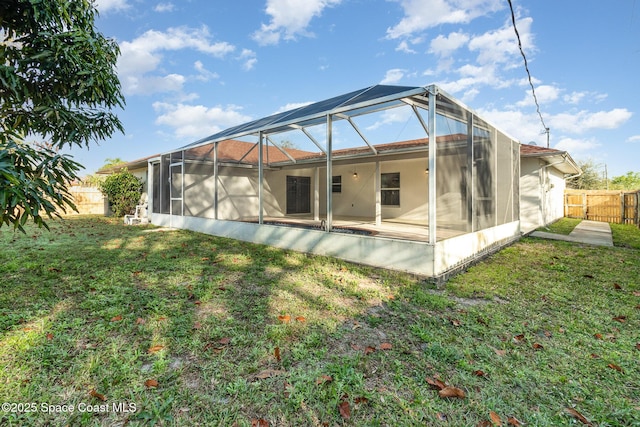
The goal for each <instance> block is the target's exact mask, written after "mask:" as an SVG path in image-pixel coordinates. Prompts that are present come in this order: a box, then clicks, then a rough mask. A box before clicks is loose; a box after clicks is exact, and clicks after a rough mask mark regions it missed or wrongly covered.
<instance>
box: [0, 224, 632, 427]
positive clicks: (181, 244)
mask: <svg viewBox="0 0 640 427" xmlns="http://www.w3.org/2000/svg"><path fill="white" fill-rule="evenodd" d="M51 229H52V231H51V232H47V231H44V230H39V229H34V228H31V227H29V228H27V234H26V235H22V234H18V233H14V232H12V231H11V230H8V229H6V228H2V229H1V230H0V277H2V279H1V280H0V287H1V288H0V289H2V292H1V293H0V397H1V398H2V399H1V400H2V401H3V402H15V403H25V402H35V403H37V405H38V406H37V408H38V411H37V412H28V413H27V412H25V411H22V412H0V425H3V426H4V425H15V426H45V425H73V426H77V425H80V426H94V425H104V426H109V425H122V424H123V423H127V425H132V426H134V425H168V426H174V425H175V426H183V425H196V424H199V425H206V426H217V425H220V426H231V425H237V426H250V425H251V424H252V421H254V422H257V420H260V419H263V420H266V421H267V422H268V423H269V425H270V426H275V425H278V426H301V425H304V426H307V425H309V426H314V425H318V426H322V425H330V426H333V425H353V426H361V425H373V426H375V425H381V426H382V425H393V426H396V425H398V426H414V425H429V426H431V425H435V426H439V425H443V426H475V425H477V424H478V423H480V422H482V421H487V420H489V416H490V412H491V411H494V412H496V413H497V414H499V415H500V416H501V417H502V422H503V423H504V424H505V425H506V423H507V417H515V418H517V419H518V420H519V421H521V422H522V423H525V424H524V425H527V426H575V425H580V423H579V421H578V420H576V419H575V418H572V417H571V416H570V415H569V414H568V413H567V412H566V408H574V409H575V410H577V411H578V412H580V413H581V414H583V415H584V416H585V417H587V418H588V419H589V420H590V421H591V422H593V423H595V424H597V425H599V426H632V425H640V410H639V408H640V386H639V384H640V365H639V362H638V360H639V359H640V351H639V350H638V345H639V342H640V337H639V336H638V333H637V331H638V330H639V327H640V310H639V309H638V305H639V304H640V296H638V295H640V281H639V280H638V277H640V262H639V260H640V248H639V247H638V245H637V242H638V240H637V237H638V236H637V234H635V233H637V231H636V230H631V229H630V228H629V229H624V228H618V227H612V229H614V239H615V240H616V242H623V243H621V247H614V248H599V247H589V246H585V245H576V244H570V243H566V242H558V241H543V240H539V239H523V240H522V241H520V242H518V243H516V244H514V245H512V246H510V247H508V248H506V249H504V250H502V251H500V252H498V253H497V254H495V255H493V256H492V257H490V258H488V259H487V260H485V261H484V262H481V263H479V264H477V265H475V266H474V267H472V268H470V269H469V270H468V271H467V272H466V273H464V274H461V275H458V276H456V277H455V278H453V279H452V280H451V281H449V282H448V284H447V285H446V287H445V288H444V289H442V290H437V289H434V288H433V287H432V286H431V285H429V284H426V283H425V282H422V281H420V280H418V279H417V278H415V277H412V276H409V275H406V274H402V273H395V272H390V271H385V270H379V269H373V268H368V267H363V266H356V265H352V264H348V263H345V262H342V261H339V260H335V259H331V258H325V257H316V256H309V255H304V254H300V253H295V252H290V251H283V250H278V249H274V248H270V247H267V246H260V245H253V244H248V243H243V242H238V241H233V240H228V239H222V238H216V237H211V236H206V235H203V234H198V233H192V232H188V231H182V230H181V231H159V230H158V229H157V228H154V227H152V226H141V227H124V226H122V225H121V224H120V221H118V220H111V219H105V218H98V217H80V218H69V219H65V220H64V221H62V220H56V221H51ZM616 235H618V236H626V237H616ZM629 236H631V237H629ZM634 236H635V237H634ZM634 242H635V243H634ZM285 316H288V317H285ZM614 318H616V319H617V320H614ZM287 319H289V320H288V321H287ZM385 343H388V344H390V345H391V348H390V349H382V348H384V347H385V346H384V345H383V344H385ZM381 346H382V348H381ZM540 346H541V347H540ZM367 347H370V348H369V349H367ZM536 347H538V348H537V349H536ZM276 348H278V349H279V356H280V358H279V359H278V358H276V355H275V349H276ZM596 356H597V357H596ZM610 364H611V365H612V366H614V365H615V366H617V367H620V369H621V371H617V370H615V369H612V368H610V367H608V365H610ZM479 371H482V373H483V375H481V376H479V375H478V373H479ZM323 375H326V376H330V377H331V380H330V381H327V380H326V379H325V380H322V378H323V377H322V376H323ZM427 377H429V378H440V379H441V380H442V381H444V382H446V383H447V384H451V385H453V386H456V387H459V388H461V389H463V390H464V391H465V394H466V397H465V398H464V399H443V398H440V397H439V396H438V392H437V390H434V389H432V388H431V387H430V386H429V384H428V383H427V381H426V378H427ZM319 379H321V380H319ZM148 380H155V381H157V382H158V386H157V387H148V386H146V385H145V382H146V381H148ZM92 390H95V393H94V395H91V394H90V392H91V391H92ZM96 393H97V395H96ZM99 395H104V398H105V399H106V400H105V401H102V400H101V399H99ZM342 402H348V403H349V405H350V418H349V419H345V418H343V417H342V416H341V415H340V411H339V409H338V407H339V405H340V404H341V403H342ZM43 403H44V404H50V405H63V404H64V405H75V408H76V410H75V411H74V412H73V413H69V412H67V413H60V412H49V413H43V412H42V407H41V406H40V405H41V404H43ZM80 404H82V405H86V404H90V405H108V408H109V409H110V410H109V411H108V412H106V411H102V412H100V411H99V409H100V408H99V407H95V408H93V409H97V410H98V412H96V413H90V412H86V411H85V412H82V411H80V410H78V409H77V408H78V405H80ZM113 404H116V409H122V408H123V407H126V408H128V409H131V411H130V412H123V411H122V410H120V411H114V407H113V406H112V405H113ZM128 404H134V405H135V411H133V406H126V405H128ZM117 405H124V406H119V407H118V406H117Z"/></svg>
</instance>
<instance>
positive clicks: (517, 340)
mask: <svg viewBox="0 0 640 427" xmlns="http://www.w3.org/2000/svg"><path fill="white" fill-rule="evenodd" d="M522 341H524V334H520V335H516V336H515V337H513V342H514V343H516V344H520V343H521V342H522Z"/></svg>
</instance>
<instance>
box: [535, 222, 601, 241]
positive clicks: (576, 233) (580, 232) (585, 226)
mask: <svg viewBox="0 0 640 427" xmlns="http://www.w3.org/2000/svg"><path fill="white" fill-rule="evenodd" d="M531 236H532V237H540V238H542V239H553V240H563V241H565V242H575V243H586V244H588V245H596V246H613V238H612V237H611V227H609V224H608V223H606V222H598V221H588V220H584V221H582V222H581V223H580V224H578V225H577V226H576V228H574V229H573V231H572V232H571V234H569V235H568V236H566V235H564V234H555V233H547V232H544V231H534V232H533V233H531Z"/></svg>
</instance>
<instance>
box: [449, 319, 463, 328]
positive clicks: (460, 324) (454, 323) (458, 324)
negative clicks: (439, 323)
mask: <svg viewBox="0 0 640 427" xmlns="http://www.w3.org/2000/svg"><path fill="white" fill-rule="evenodd" d="M451 324H452V325H453V326H455V327H456V328H458V327H460V326H462V322H461V321H459V320H458V319H451Z"/></svg>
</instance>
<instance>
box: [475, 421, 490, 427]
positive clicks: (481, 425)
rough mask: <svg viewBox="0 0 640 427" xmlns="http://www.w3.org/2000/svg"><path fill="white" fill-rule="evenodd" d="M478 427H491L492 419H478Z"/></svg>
mask: <svg viewBox="0 0 640 427" xmlns="http://www.w3.org/2000/svg"><path fill="white" fill-rule="evenodd" d="M476 427H491V421H487V420H482V421H478V424H476Z"/></svg>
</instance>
